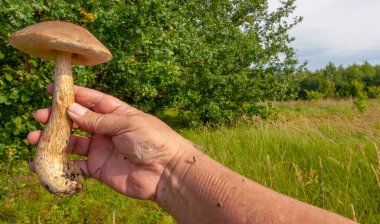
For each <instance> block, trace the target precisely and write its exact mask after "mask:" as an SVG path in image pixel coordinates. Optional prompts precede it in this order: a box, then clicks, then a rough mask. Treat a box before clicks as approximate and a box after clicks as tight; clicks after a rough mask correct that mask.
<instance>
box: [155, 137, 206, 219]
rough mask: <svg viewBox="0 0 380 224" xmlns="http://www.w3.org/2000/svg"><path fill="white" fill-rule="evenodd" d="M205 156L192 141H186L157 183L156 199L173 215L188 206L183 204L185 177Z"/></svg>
mask: <svg viewBox="0 0 380 224" xmlns="http://www.w3.org/2000/svg"><path fill="white" fill-rule="evenodd" d="M203 156H205V155H204V154H203V153H202V152H201V151H199V150H198V149H196V148H195V146H194V145H193V144H192V143H190V142H186V143H184V144H182V145H181V147H180V150H178V151H177V153H176V154H175V155H174V156H173V158H172V159H171V160H170V161H169V163H168V164H167V166H166V168H165V169H164V171H163V173H162V175H161V178H160V181H159V183H158V185H157V191H156V197H155V199H154V201H155V202H156V203H157V204H158V205H160V206H161V207H162V208H164V209H165V210H166V211H167V212H169V213H170V214H172V215H173V216H175V214H176V213H177V211H176V210H178V209H179V210H180V209H182V207H184V206H186V205H185V204H183V203H184V200H187V199H186V196H187V195H186V186H184V183H183V182H184V179H185V178H186V175H187V173H188V171H189V169H190V167H191V166H193V165H195V163H197V160H199V159H200V158H201V157H203ZM194 181H195V180H194ZM175 218H176V217H175Z"/></svg>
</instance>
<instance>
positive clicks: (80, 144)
mask: <svg viewBox="0 0 380 224" xmlns="http://www.w3.org/2000/svg"><path fill="white" fill-rule="evenodd" d="M42 133H43V131H41V130H37V131H32V132H30V133H29V134H28V136H27V139H28V142H29V144H31V145H37V144H38V142H39V140H40V138H41V135H42ZM90 144H91V139H90V138H87V137H83V136H79V135H71V136H70V140H69V144H68V145H67V149H66V151H67V152H68V153H72V154H76V155H80V156H87V155H88V152H89V150H90Z"/></svg>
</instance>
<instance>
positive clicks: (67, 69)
mask: <svg viewBox="0 0 380 224" xmlns="http://www.w3.org/2000/svg"><path fill="white" fill-rule="evenodd" d="M72 103H74V82H73V76H72V72H71V53H67V52H61V51H57V54H56V60H55V76H54V94H53V105H52V110H51V114H50V117H49V121H48V123H47V125H46V128H45V130H44V133H43V135H42V137H41V140H40V141H39V143H38V146H37V152H36V156H35V160H34V162H35V167H36V173H37V175H38V178H39V179H40V181H41V183H42V184H43V186H44V187H45V188H46V189H47V190H48V191H50V192H51V193H53V194H56V195H59V196H69V195H73V194H75V193H77V192H78V191H80V190H81V189H82V186H83V185H82V183H80V182H79V181H80V180H81V179H82V173H81V170H80V169H79V168H78V167H77V166H76V165H75V164H74V163H73V162H71V161H69V159H68V158H67V152H66V150H67V145H68V143H69V139H70V135H71V128H72V122H71V120H70V119H69V117H68V115H67V108H68V107H69V105H70V104H72Z"/></svg>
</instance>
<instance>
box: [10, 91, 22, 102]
mask: <svg viewBox="0 0 380 224" xmlns="http://www.w3.org/2000/svg"><path fill="white" fill-rule="evenodd" d="M19 97H20V96H19V94H18V90H17V89H13V90H12V92H11V94H9V98H10V99H12V100H17V99H18V98H19Z"/></svg>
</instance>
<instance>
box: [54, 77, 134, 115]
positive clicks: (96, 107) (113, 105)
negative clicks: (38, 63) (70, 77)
mask: <svg viewBox="0 0 380 224" xmlns="http://www.w3.org/2000/svg"><path fill="white" fill-rule="evenodd" d="M48 92H49V93H50V94H52V93H53V84H50V85H49V86H48ZM74 92H75V102H77V103H79V104H81V105H83V106H84V107H87V108H90V109H91V110H93V111H95V112H98V113H102V114H110V113H113V114H126V113H136V112H138V111H139V110H137V109H136V108H134V107H132V106H129V105H128V104H126V103H124V102H123V101H121V100H119V99H117V98H115V97H113V96H110V95H107V94H104V93H102V92H99V91H96V90H93V89H88V88H85V87H80V86H75V88H74Z"/></svg>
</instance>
